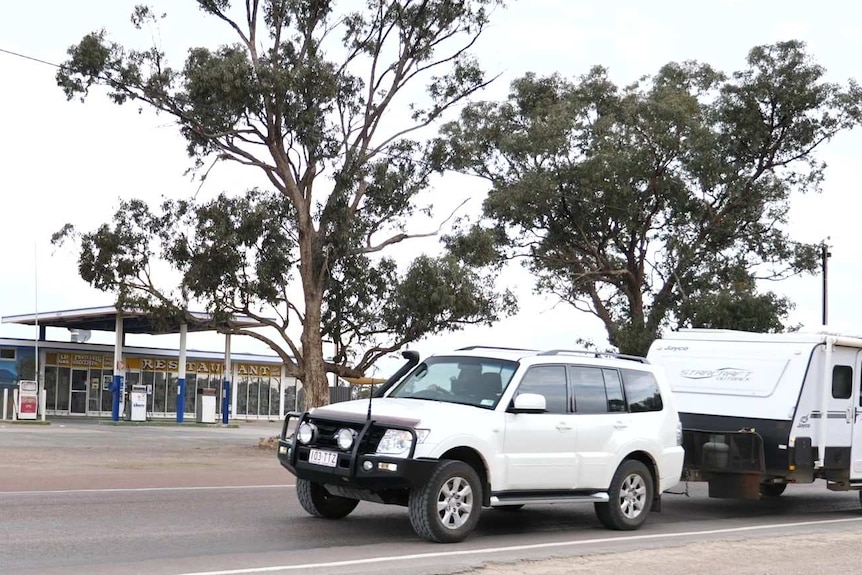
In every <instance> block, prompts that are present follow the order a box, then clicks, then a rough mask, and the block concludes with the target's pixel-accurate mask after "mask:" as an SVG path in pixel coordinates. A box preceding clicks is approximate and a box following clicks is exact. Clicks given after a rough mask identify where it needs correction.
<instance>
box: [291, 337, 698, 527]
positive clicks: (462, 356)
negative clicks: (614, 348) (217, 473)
mask: <svg viewBox="0 0 862 575" xmlns="http://www.w3.org/2000/svg"><path fill="white" fill-rule="evenodd" d="M404 356H405V358H407V360H408V361H407V363H406V364H405V366H404V367H402V369H401V370H399V372H398V373H396V374H395V375H394V376H393V377H392V378H390V379H389V380H388V381H387V383H386V384H384V386H383V389H382V390H380V391H378V393H377V394H376V395H375V397H374V398H373V399H371V400H370V401H369V400H357V401H348V402H345V403H337V404H333V405H329V406H326V407H321V408H317V409H313V410H311V411H308V412H306V413H303V414H298V413H291V414H289V415H288V416H287V418H286V419H285V422H284V427H283V429H282V434H281V440H280V442H279V449H278V458H279V460H280V461H281V464H282V465H283V466H284V467H286V468H287V469H288V470H289V471H290V472H291V473H293V474H294V475H296V477H297V481H296V491H297V495H298V497H299V501H300V503H301V504H302V506H303V508H304V509H305V510H306V511H307V512H309V513H310V514H311V515H314V516H318V517H326V518H330V519H338V518H341V517H344V516H346V515H347V514H349V513H350V512H351V511H353V509H354V508H355V507H356V505H357V504H358V502H359V501H360V500H366V501H374V502H377V503H388V504H396V505H403V506H406V507H408V508H409V514H410V521H411V524H412V525H413V528H414V529H415V530H416V533H417V534H419V535H420V536H422V537H425V538H427V539H430V540H432V541H438V542H456V541H461V540H462V539H464V538H465V537H467V535H469V533H470V532H471V531H472V530H473V528H474V527H475V525H476V523H477V521H478V520H479V515H480V512H481V511H482V508H483V507H490V508H492V509H506V510H514V509H518V508H520V507H522V506H523V505H528V504H531V503H557V502H570V501H591V502H593V503H594V504H595V511H596V515H597V516H598V518H599V520H600V521H601V523H602V524H603V525H605V526H606V527H608V528H611V529H637V528H638V527H640V526H641V525H642V524H643V522H644V521H645V520H646V518H647V515H648V513H649V512H650V510H659V509H660V504H661V499H660V495H661V493H662V492H663V491H665V490H667V489H669V488H670V487H672V486H674V485H675V484H677V483H678V482H679V480H680V475H681V472H682V465H683V449H682V447H681V433H682V430H681V427H680V423H679V417H678V415H677V411H676V409H675V408H674V405H673V403H672V398H671V395H670V392H669V391H670V390H669V387H668V385H667V383H666V381H665V378H664V375H663V374H662V372H661V371H657V370H656V369H655V368H653V366H651V365H650V364H649V363H647V361H646V360H645V359H643V358H635V357H629V356H620V355H613V354H605V353H597V352H594V351H581V350H551V351H545V352H537V351H532V350H520V349H501V348H486V347H480V346H476V347H470V348H464V349H460V350H457V351H455V352H451V353H447V354H441V355H434V356H431V357H428V358H426V359H425V360H424V361H423V362H421V363H419V357H418V355H416V353H415V352H404ZM292 419H296V427H295V432H294V433H291V434H288V428H289V424H290V422H291V420H292Z"/></svg>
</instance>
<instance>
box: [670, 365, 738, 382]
mask: <svg viewBox="0 0 862 575" xmlns="http://www.w3.org/2000/svg"><path fill="white" fill-rule="evenodd" d="M679 374H680V376H682V377H684V378H686V379H713V380H715V381H749V380H751V370H749V369H741V368H737V367H721V368H718V369H684V370H682V371H680V372H679Z"/></svg>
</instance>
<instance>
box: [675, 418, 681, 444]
mask: <svg viewBox="0 0 862 575" xmlns="http://www.w3.org/2000/svg"><path fill="white" fill-rule="evenodd" d="M676 444H677V445H682V423H681V422H677V424H676Z"/></svg>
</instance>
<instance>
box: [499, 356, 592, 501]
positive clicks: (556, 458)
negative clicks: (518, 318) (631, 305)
mask: <svg viewBox="0 0 862 575" xmlns="http://www.w3.org/2000/svg"><path fill="white" fill-rule="evenodd" d="M522 393H536V394H539V395H542V396H544V398H545V403H546V408H547V409H546V411H545V412H544V413H506V415H505V425H506V428H505V432H504V437H503V460H504V469H505V470H506V478H505V480H504V485H503V486H502V489H505V490H535V489H571V488H573V487H574V486H575V483H576V477H577V458H576V455H575V451H576V447H577V430H576V429H575V421H574V415H573V414H572V412H571V398H570V396H569V393H568V385H567V381H566V367H565V366H564V365H535V366H532V367H530V368H529V369H528V370H527V371H526V372H525V373H524V376H523V377H522V378H521V380H520V382H519V384H518V387H517V390H516V391H515V395H514V396H513V399H512V402H514V397H517V396H518V395H519V394H522Z"/></svg>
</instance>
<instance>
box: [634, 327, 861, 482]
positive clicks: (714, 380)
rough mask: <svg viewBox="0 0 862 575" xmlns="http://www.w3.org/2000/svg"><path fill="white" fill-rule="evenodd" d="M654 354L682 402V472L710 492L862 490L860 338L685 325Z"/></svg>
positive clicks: (651, 354) (655, 347) (679, 404)
mask: <svg viewBox="0 0 862 575" xmlns="http://www.w3.org/2000/svg"><path fill="white" fill-rule="evenodd" d="M647 357H648V359H649V361H650V363H653V364H656V365H658V366H661V367H663V368H664V370H665V372H666V375H667V378H668V380H669V382H670V385H671V390H672V392H673V396H674V401H675V403H676V406H677V409H678V410H679V415H680V420H681V422H682V426H683V446H684V448H685V472H684V479H689V480H694V481H708V482H709V494H710V496H711V497H744V498H757V497H758V496H759V495H761V494H762V495H767V496H777V495H780V494H781V493H782V492H783V491H784V488H785V487H786V485H787V484H788V483H810V482H812V481H814V480H815V479H824V480H826V485H827V487H828V488H829V489H831V490H836V491H844V490H849V489H856V490H858V489H862V418H860V417H859V416H860V415H862V390H860V382H862V337H853V336H847V335H840V334H834V333H781V334H759V333H749V332H742V331H731V330H711V329H686V330H680V331H678V332H673V333H668V334H666V335H665V336H664V337H663V338H661V339H659V340H656V341H655V342H653V344H652V346H651V347H650V351H649V354H648V356H647ZM860 496H862V492H860Z"/></svg>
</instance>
